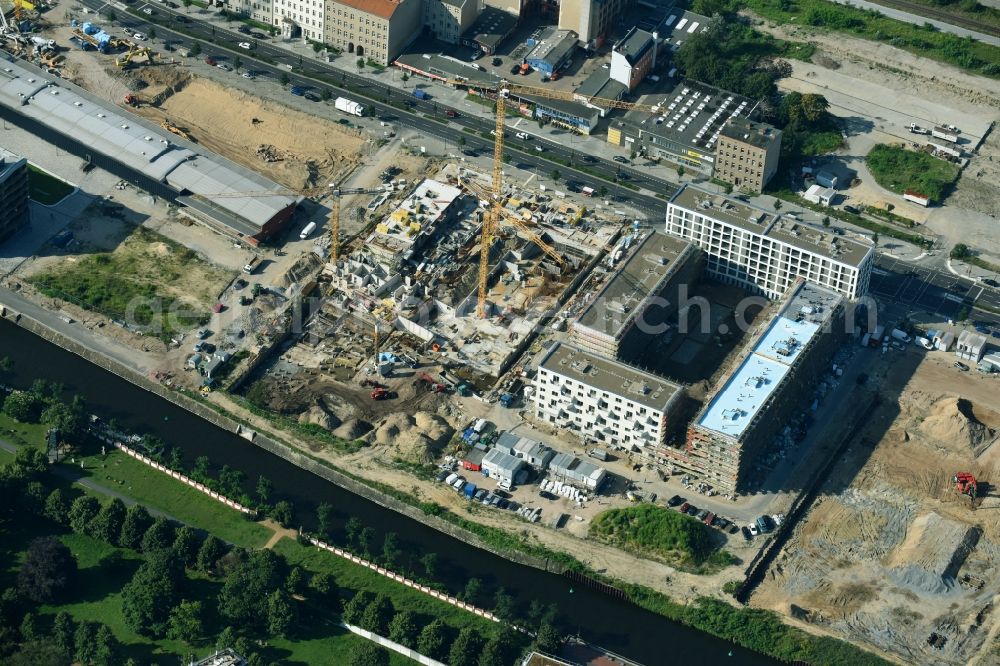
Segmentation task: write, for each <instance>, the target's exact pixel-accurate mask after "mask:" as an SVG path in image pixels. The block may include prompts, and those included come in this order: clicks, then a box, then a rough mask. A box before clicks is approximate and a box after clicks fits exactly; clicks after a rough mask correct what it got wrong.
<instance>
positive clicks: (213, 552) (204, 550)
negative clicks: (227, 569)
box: [195, 534, 226, 573]
mask: <svg viewBox="0 0 1000 666" xmlns="http://www.w3.org/2000/svg"><path fill="white" fill-rule="evenodd" d="M225 554H226V544H224V543H223V542H222V540H221V539H219V538H218V537H217V536H215V535H213V534H209V535H208V536H207V537H205V541H203V542H202V544H201V548H199V549H198V556H197V558H196V559H195V563H196V565H197V568H198V571H201V572H204V573H211V572H212V570H213V569H215V564H216V563H217V562H218V561H219V559H221V558H222V556H223V555H225Z"/></svg>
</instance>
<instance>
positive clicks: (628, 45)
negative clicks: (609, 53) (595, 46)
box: [614, 26, 653, 65]
mask: <svg viewBox="0 0 1000 666" xmlns="http://www.w3.org/2000/svg"><path fill="white" fill-rule="evenodd" d="M652 46H653V35H652V34H651V33H648V32H646V31H645V30H640V29H639V28H637V27H635V26H633V27H632V29H631V30H629V31H628V32H627V33H626V34H625V36H624V37H622V38H621V40H619V42H618V43H617V44H615V46H614V51H615V53H620V54H621V55H623V56H624V57H625V59H626V60H628V62H629V64H632V65H634V64H635V63H636V62H638V61H639V59H640V58H642V56H643V55H644V54H645V53H646V52H647V51H648V50H649V49H650V48H651V47H652Z"/></svg>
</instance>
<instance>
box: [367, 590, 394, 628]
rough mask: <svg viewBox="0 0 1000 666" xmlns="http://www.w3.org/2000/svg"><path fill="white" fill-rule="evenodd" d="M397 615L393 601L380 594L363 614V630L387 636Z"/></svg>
mask: <svg viewBox="0 0 1000 666" xmlns="http://www.w3.org/2000/svg"><path fill="white" fill-rule="evenodd" d="M395 614H396V609H395V608H393V606H392V600H390V599H389V597H388V596H386V595H385V594H383V593H381V592H380V593H378V594H377V595H375V598H374V599H372V601H371V603H370V604H368V607H367V608H365V612H364V613H362V615H361V628H362V629H367V630H368V631H370V632H372V633H376V634H378V635H379V636H385V635H386V634H387V633H388V632H389V623H390V622H391V621H392V618H393V616H394V615H395Z"/></svg>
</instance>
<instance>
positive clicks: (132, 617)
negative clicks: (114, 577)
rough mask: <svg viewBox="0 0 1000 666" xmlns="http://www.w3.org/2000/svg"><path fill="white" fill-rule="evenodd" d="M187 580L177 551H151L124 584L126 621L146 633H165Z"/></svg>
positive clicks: (124, 613) (159, 635)
mask: <svg viewBox="0 0 1000 666" xmlns="http://www.w3.org/2000/svg"><path fill="white" fill-rule="evenodd" d="M184 580H185V578H184V565H183V564H182V563H181V561H180V560H179V559H178V558H177V556H176V555H174V554H173V553H172V552H170V551H169V550H166V549H164V550H157V551H154V552H152V553H150V554H149V555H148V556H147V559H146V561H145V562H144V563H143V564H142V566H140V567H139V569H138V570H137V571H136V572H135V575H134V576H133V577H132V580H131V581H129V583H128V584H126V585H125V587H124V588H122V615H123V616H124V618H125V624H127V625H128V626H129V628H131V629H132V630H133V631H135V632H136V633H139V634H142V635H144V636H153V637H157V638H158V637H161V636H163V635H165V634H166V631H167V626H168V619H169V617H170V612H171V610H173V608H174V606H176V605H177V603H178V601H179V600H180V594H181V592H182V583H183V582H184Z"/></svg>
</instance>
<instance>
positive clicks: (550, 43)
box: [525, 30, 577, 67]
mask: <svg viewBox="0 0 1000 666" xmlns="http://www.w3.org/2000/svg"><path fill="white" fill-rule="evenodd" d="M576 43H577V36H576V33H575V32H573V31H572V30H548V31H547V32H546V34H545V35H544V36H543V37H542V39H541V40H540V41H539V42H538V43H537V44H536V45H535V48H533V49H532V50H531V52H530V53H529V54H528V55H527V57H525V61H526V62H527V61H530V60H541V61H544V62H546V63H548V64H549V66H551V67H555V66H556V65H558V64H559V63H561V62H562V61H563V60H564V59H565V58H566V56H567V55H568V54H569V53H571V52H572V51H574V50H576Z"/></svg>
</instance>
